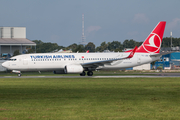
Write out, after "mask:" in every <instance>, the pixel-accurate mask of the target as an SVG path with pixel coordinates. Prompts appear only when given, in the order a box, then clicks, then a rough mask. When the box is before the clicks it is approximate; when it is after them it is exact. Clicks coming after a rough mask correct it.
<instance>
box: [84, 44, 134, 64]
mask: <svg viewBox="0 0 180 120" xmlns="http://www.w3.org/2000/svg"><path fill="white" fill-rule="evenodd" d="M136 49H137V46H136V47H135V48H134V49H133V50H132V51H131V53H130V54H129V55H128V56H127V57H123V58H115V59H111V60H103V61H96V62H88V63H82V64H81V65H82V66H83V67H98V66H102V65H104V64H108V63H112V62H113V61H117V60H123V59H128V58H132V57H133V56H134V53H135V51H136Z"/></svg>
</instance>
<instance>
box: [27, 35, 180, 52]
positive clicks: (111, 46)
mask: <svg viewBox="0 0 180 120" xmlns="http://www.w3.org/2000/svg"><path fill="white" fill-rule="evenodd" d="M33 42H35V43H36V52H37V53H48V52H52V51H54V50H60V49H63V50H72V52H77V51H78V52H86V51H87V50H89V52H103V51H104V50H109V51H114V52H118V51H119V52H121V51H122V50H123V49H125V48H134V47H135V46H140V45H141V44H142V42H137V41H135V40H133V39H130V40H128V39H127V40H125V41H124V42H123V43H121V42H119V41H112V42H102V43H101V45H100V46H97V47H96V46H95V44H94V43H92V42H89V43H88V44H87V45H85V46H83V45H78V44H76V43H73V44H71V45H69V46H67V47H64V46H59V45H58V44H57V43H51V42H47V43H45V42H42V41H41V40H33ZM172 44H173V46H174V47H176V46H180V38H172ZM170 45H171V38H170V37H165V38H163V42H162V47H170ZM33 52H35V47H29V48H28V53H33Z"/></svg>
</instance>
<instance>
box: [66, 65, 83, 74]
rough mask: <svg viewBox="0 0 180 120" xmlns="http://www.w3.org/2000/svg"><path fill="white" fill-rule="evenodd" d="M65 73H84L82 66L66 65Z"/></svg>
mask: <svg viewBox="0 0 180 120" xmlns="http://www.w3.org/2000/svg"><path fill="white" fill-rule="evenodd" d="M64 72H65V73H82V72H83V67H82V66H81V65H66V66H65V67H64Z"/></svg>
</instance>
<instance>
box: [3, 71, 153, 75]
mask: <svg viewBox="0 0 180 120" xmlns="http://www.w3.org/2000/svg"><path fill="white" fill-rule="evenodd" d="M93 73H94V74H93V76H117V75H118V76H119V75H156V74H148V73H152V72H142V71H135V70H134V71H120V70H114V71H105V70H101V71H93ZM0 76H17V74H16V73H12V72H0ZM22 76H79V74H54V73H53V72H45V71H42V72H41V73H39V72H38V71H36V72H22Z"/></svg>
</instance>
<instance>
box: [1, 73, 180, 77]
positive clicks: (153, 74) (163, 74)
mask: <svg viewBox="0 0 180 120" xmlns="http://www.w3.org/2000/svg"><path fill="white" fill-rule="evenodd" d="M147 74H148V75H147ZM164 77H172V78H174V77H180V73H146V75H143V74H142V75H139V74H138V75H113V76H44V75H39V76H23V75H22V76H21V77H18V76H0V78H164Z"/></svg>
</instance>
